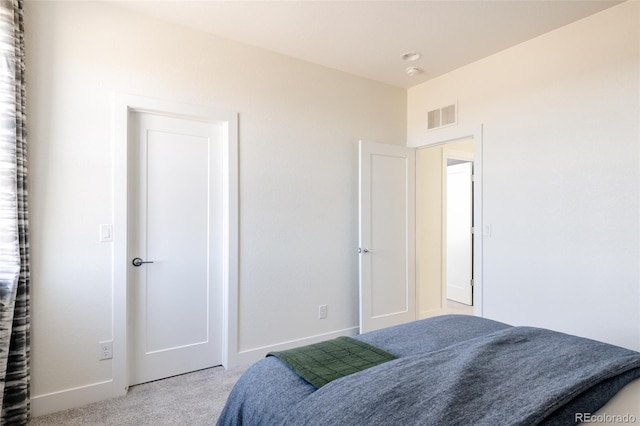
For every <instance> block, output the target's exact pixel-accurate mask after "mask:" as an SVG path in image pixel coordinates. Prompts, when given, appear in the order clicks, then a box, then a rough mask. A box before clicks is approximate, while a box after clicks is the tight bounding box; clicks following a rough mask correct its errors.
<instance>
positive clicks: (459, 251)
mask: <svg viewBox="0 0 640 426" xmlns="http://www.w3.org/2000/svg"><path fill="white" fill-rule="evenodd" d="M472 174H473V163H471V162H466V163H460V164H455V165H451V166H448V167H447V187H446V194H447V195H446V198H447V201H446V211H447V218H446V222H447V223H446V238H447V241H446V246H447V251H446V259H447V268H446V280H447V299H450V300H453V301H456V302H459V303H464V304H465V305H472V302H473V286H472V281H471V280H472V278H473V270H472V259H473V257H472V247H473V234H472V226H473V198H472V197H473V193H472V186H473V182H472Z"/></svg>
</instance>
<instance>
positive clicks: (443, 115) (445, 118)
mask: <svg viewBox="0 0 640 426" xmlns="http://www.w3.org/2000/svg"><path fill="white" fill-rule="evenodd" d="M457 122H458V108H457V106H456V104H451V105H447V106H444V107H441V108H438V109H434V110H431V111H429V112H428V113H427V129H429V130H434V129H438V128H440V127H444V126H450V125H452V124H456V123H457Z"/></svg>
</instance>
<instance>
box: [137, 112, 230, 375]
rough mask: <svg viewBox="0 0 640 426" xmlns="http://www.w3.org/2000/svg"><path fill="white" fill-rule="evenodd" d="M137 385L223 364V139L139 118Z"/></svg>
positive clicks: (201, 125) (209, 127)
mask: <svg viewBox="0 0 640 426" xmlns="http://www.w3.org/2000/svg"><path fill="white" fill-rule="evenodd" d="M130 114H132V115H133V116H134V117H131V118H132V119H131V121H130V122H131V123H132V124H133V125H132V126H131V127H130V129H131V130H130V132H131V135H130V137H131V140H132V141H134V143H132V145H131V151H132V152H130V162H129V167H130V170H129V173H130V176H132V179H131V184H130V188H129V191H130V202H129V206H130V211H129V216H130V223H131V226H130V238H129V248H128V251H129V255H130V258H131V259H130V262H132V261H133V258H138V259H139V260H138V263H139V262H140V261H143V262H152V263H142V264H139V265H138V266H135V265H134V264H132V263H133V262H132V263H131V264H130V265H129V268H130V269H129V274H130V281H129V282H130V287H129V300H130V302H129V317H130V318H131V323H130V330H129V345H130V369H129V370H130V383H129V384H131V385H133V384H137V383H143V382H148V381H151V380H156V379H160V378H165V377H169V376H172V375H176V374H182V373H185V372H190V371H194V370H198V369H202V368H207V367H212V366H215V365H220V364H221V362H222V340H221V339H222V313H221V311H222V309H221V307H222V273H223V272H222V271H223V253H222V158H223V157H222V129H221V127H220V126H219V125H216V124H212V123H205V122H200V121H192V120H187V119H182V118H176V117H169V116H164V115H159V114H153V113H142V112H131V113H130Z"/></svg>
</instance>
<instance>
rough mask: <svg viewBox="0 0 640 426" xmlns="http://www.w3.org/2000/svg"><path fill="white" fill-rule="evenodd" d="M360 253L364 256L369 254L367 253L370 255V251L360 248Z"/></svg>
mask: <svg viewBox="0 0 640 426" xmlns="http://www.w3.org/2000/svg"><path fill="white" fill-rule="evenodd" d="M358 253H364V254H367V253H369V249H366V248H364V249H363V248H359V249H358Z"/></svg>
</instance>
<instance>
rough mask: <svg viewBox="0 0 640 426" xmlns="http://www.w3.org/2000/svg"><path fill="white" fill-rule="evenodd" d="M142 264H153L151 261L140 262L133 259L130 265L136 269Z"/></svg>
mask: <svg viewBox="0 0 640 426" xmlns="http://www.w3.org/2000/svg"><path fill="white" fill-rule="evenodd" d="M143 263H153V260H142V259H140V258H139V257H135V258H134V259H133V260H132V261H131V264H132V265H133V266H135V267H136V268H137V267H138V266H142V264H143Z"/></svg>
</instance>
